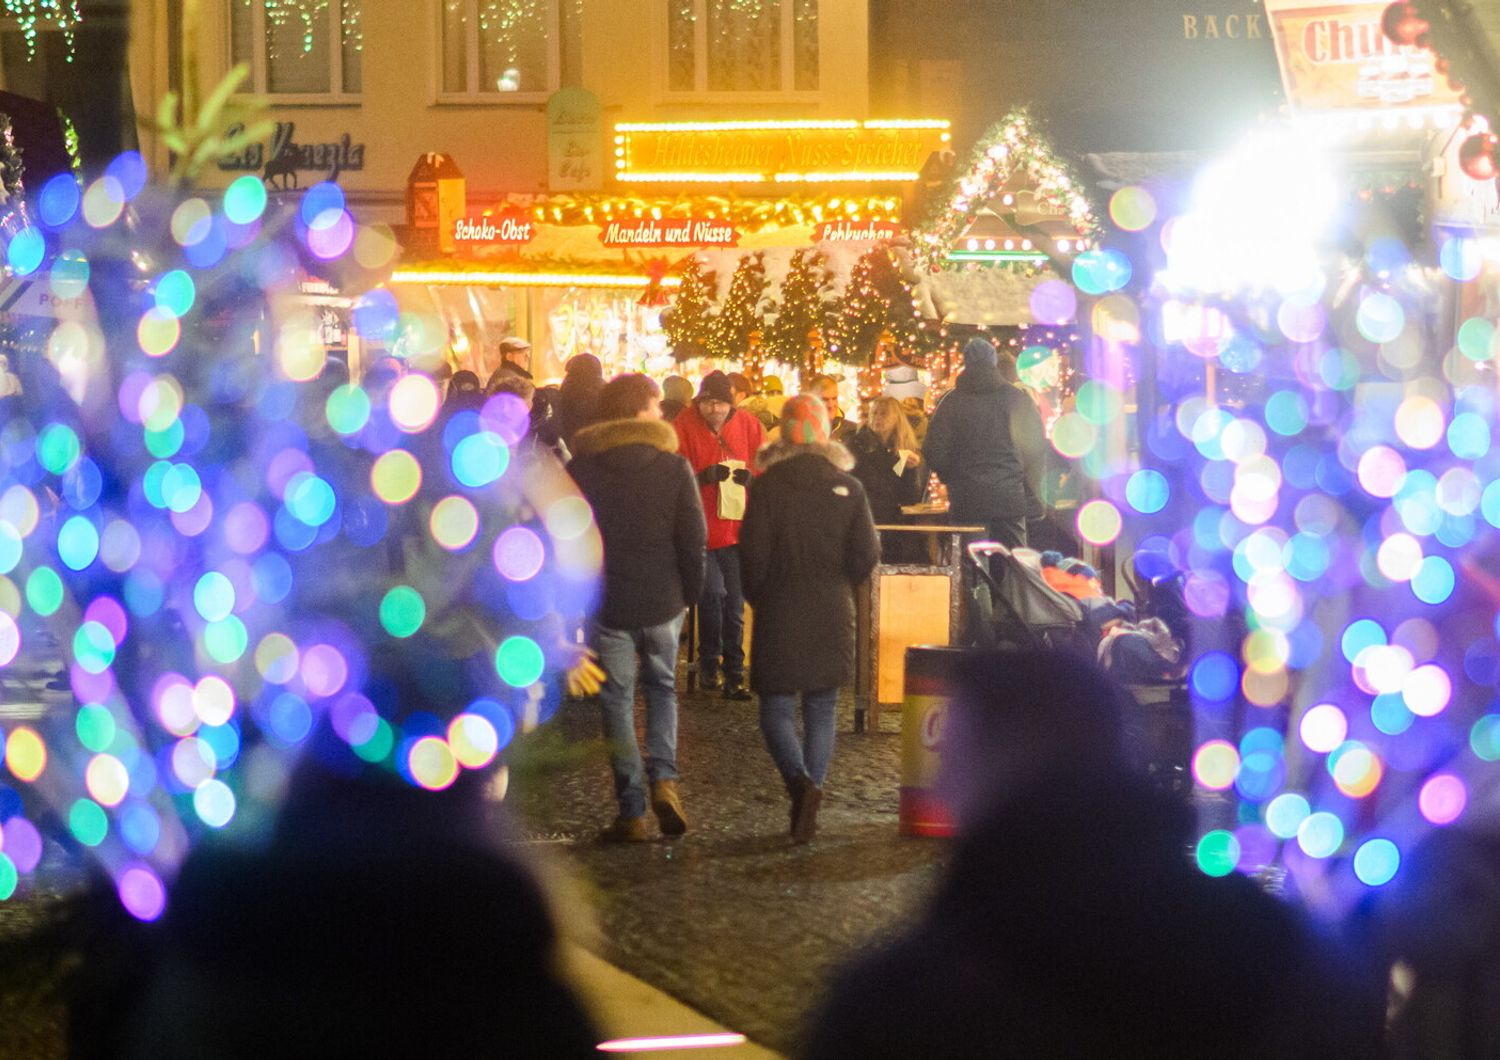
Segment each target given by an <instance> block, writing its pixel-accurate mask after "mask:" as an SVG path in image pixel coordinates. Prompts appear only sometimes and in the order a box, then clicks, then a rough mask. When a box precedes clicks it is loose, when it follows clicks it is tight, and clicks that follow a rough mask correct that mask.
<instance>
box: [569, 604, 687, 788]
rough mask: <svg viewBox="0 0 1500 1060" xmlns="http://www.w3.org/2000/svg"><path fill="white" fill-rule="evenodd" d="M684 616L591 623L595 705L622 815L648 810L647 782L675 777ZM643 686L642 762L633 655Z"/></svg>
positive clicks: (673, 778)
mask: <svg viewBox="0 0 1500 1060" xmlns="http://www.w3.org/2000/svg"><path fill="white" fill-rule="evenodd" d="M683 617H684V616H683V615H678V616H677V617H676V618H674V619H672V620H671V621H670V622H663V623H661V624H660V625H658V626H646V627H644V628H642V629H607V628H606V627H604V626H601V625H598V624H597V623H595V625H594V627H593V631H592V632H593V636H592V638H591V640H592V641H593V646H594V650H595V651H596V652H598V653H599V665H600V666H602V667H603V668H604V673H605V678H604V684H603V687H602V688H600V689H599V705H600V707H601V708H602V711H603V715H604V739H605V741H606V742H607V743H608V744H609V762H610V766H611V767H612V768H613V770H614V774H615V797H616V798H618V799H619V800H620V816H622V817H640V816H642V815H643V814H645V812H646V782H645V778H646V777H647V776H649V777H650V778H651V780H652V782H655V781H658V780H675V779H677V636H678V634H679V633H681V632H682V619H683ZM638 653H639V655H640V661H641V662H642V663H643V664H644V665H642V666H641V668H640V677H641V689H642V691H644V692H645V695H646V761H645V763H644V766H643V764H642V762H641V748H640V744H638V743H637V742H636V738H635V679H636V655H637V654H638Z"/></svg>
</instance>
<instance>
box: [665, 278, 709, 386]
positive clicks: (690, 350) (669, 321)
mask: <svg viewBox="0 0 1500 1060" xmlns="http://www.w3.org/2000/svg"><path fill="white" fill-rule="evenodd" d="M716 283H717V281H715V279H714V274H713V273H712V272H705V271H704V270H703V266H702V264H701V263H700V262H699V261H698V259H697V258H696V257H693V258H689V259H688V263H687V266H686V268H684V269H683V270H682V286H680V287H679V288H678V289H677V297H676V298H675V299H674V300H673V302H672V307H671V308H670V309H667V310H664V311H663V312H662V315H661V327H662V330H663V331H664V332H666V335H667V339H668V341H670V342H671V343H672V354H673V356H675V357H676V358H677V359H678V360H679V361H690V360H692V359H693V358H694V357H702V356H703V355H704V354H706V353H707V352H708V337H709V328H710V327H711V325H712V324H713V315H712V313H711V307H712V306H713V300H714V288H715V286H716Z"/></svg>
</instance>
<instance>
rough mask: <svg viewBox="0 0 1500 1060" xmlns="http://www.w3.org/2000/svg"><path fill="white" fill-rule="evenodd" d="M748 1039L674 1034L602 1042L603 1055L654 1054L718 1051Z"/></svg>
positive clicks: (729, 1036) (600, 1046)
mask: <svg viewBox="0 0 1500 1060" xmlns="http://www.w3.org/2000/svg"><path fill="white" fill-rule="evenodd" d="M747 1040H748V1039H746V1037H745V1036H744V1035H743V1034H733V1033H728V1032H726V1033H722V1034H673V1035H668V1036H666V1037H662V1038H615V1039H612V1040H611V1041H607V1042H600V1043H599V1051H600V1052H601V1053H652V1052H664V1051H666V1050H668V1049H717V1048H721V1047H723V1046H729V1045H744V1044H745V1042H746V1041H747Z"/></svg>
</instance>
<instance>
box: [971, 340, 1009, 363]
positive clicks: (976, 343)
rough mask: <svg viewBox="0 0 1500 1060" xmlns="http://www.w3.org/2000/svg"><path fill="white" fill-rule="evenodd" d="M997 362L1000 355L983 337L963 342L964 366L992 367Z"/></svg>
mask: <svg viewBox="0 0 1500 1060" xmlns="http://www.w3.org/2000/svg"><path fill="white" fill-rule="evenodd" d="M999 363H1000V355H999V354H998V353H996V352H995V347H994V346H992V345H990V344H989V343H988V342H986V341H985V340H984V339H981V338H977V337H976V338H972V339H970V340H969V341H968V342H966V343H964V367H965V368H994V367H995V366H996V365H997V364H999Z"/></svg>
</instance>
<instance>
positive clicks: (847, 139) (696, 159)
mask: <svg viewBox="0 0 1500 1060" xmlns="http://www.w3.org/2000/svg"><path fill="white" fill-rule="evenodd" d="M947 140H948V123H947V122H946V121H940V120H936V119H910V120H889V121H873V120H872V121H863V122H861V121H729V122H655V123H637V122H630V123H622V124H619V125H616V126H615V179H616V180H620V181H625V182H636V183H665V184H671V183H695V182H707V183H722V182H732V183H739V184H801V183H819V182H832V181H850V182H883V181H893V182H895V181H913V180H917V179H918V178H919V177H920V175H921V169H922V165H923V164H924V163H925V162H926V161H927V159H928V158H929V157H930V156H931V155H932V153H933V152H934V151H939V150H941V149H942V148H943V145H944V144H945V143H946V142H947Z"/></svg>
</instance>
